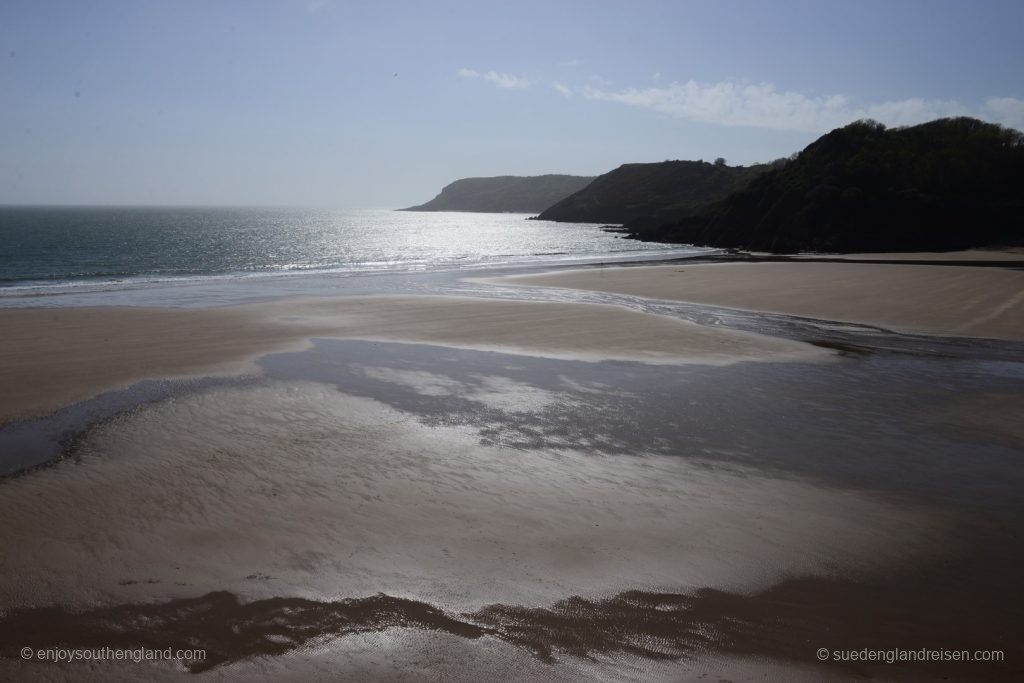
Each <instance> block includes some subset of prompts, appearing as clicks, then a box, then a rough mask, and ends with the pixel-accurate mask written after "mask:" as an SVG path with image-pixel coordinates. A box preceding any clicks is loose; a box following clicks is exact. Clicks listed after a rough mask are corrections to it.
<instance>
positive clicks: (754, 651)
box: [0, 578, 1022, 680]
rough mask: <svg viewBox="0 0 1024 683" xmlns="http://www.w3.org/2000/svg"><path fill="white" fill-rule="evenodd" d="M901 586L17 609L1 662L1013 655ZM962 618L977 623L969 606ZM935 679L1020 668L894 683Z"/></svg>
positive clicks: (945, 665) (194, 665) (995, 615)
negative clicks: (470, 652)
mask: <svg viewBox="0 0 1024 683" xmlns="http://www.w3.org/2000/svg"><path fill="white" fill-rule="evenodd" d="M903 580H904V581H905V580H906V579H905V578H903ZM897 583H898V582H897ZM908 585H909V584H907V585H902V586H894V585H893V584H892V583H889V584H888V585H877V584H866V583H853V582H847V581H839V580H827V579H792V580H788V581H785V582H783V583H781V584H779V585H777V586H774V587H772V588H770V589H767V590H764V591H759V592H757V593H754V594H751V595H738V594H732V593H726V592H723V591H718V590H713V589H702V590H698V591H695V592H694V593H691V594H673V593H652V592H645V591H629V592H625V593H621V594H619V595H616V596H613V597H609V598H603V599H585V598H581V597H572V598H568V599H565V600H561V601H559V602H557V603H555V604H554V605H551V606H549V607H522V606H515V605H500V604H495V605H488V606H486V607H483V608H481V609H479V610H476V611H474V612H467V613H450V612H446V611H444V610H442V609H439V608H437V607H435V606H432V605H429V604H427V603H424V602H421V601H417V600H410V599H406V598H397V597H393V596H389V595H385V594H378V595H375V596H370V597H365V598H349V599H345V600H338V601H330V602H319V601H315V600H307V599H303V598H286V597H277V598H267V599H264V600H257V601H253V602H248V603H245V602H242V601H240V600H239V598H238V596H236V595H233V594H231V593H227V592H217V593H208V594H206V595H204V596H201V597H198V598H185V599H179V600H173V601H169V602H164V603H157V604H129V605H117V606H113V607H104V608H99V609H92V610H86V611H78V612H74V611H71V610H68V609H66V608H60V607H50V608H37V609H26V610H15V611H13V612H11V613H9V614H7V615H6V616H4V617H2V618H0V642H2V643H4V645H3V646H0V654H2V655H3V656H7V657H11V658H14V657H16V656H17V650H18V649H20V648H21V647H23V646H29V647H32V648H33V649H36V650H39V649H45V648H55V647H64V648H82V649H89V648H102V647H113V648H124V649H135V648H147V649H151V650H165V649H167V648H170V649H171V650H172V651H182V650H193V649H196V648H202V649H203V650H204V653H203V657H202V658H201V659H198V658H197V659H191V660H187V661H182V662H179V665H181V666H184V667H185V668H187V669H188V670H189V671H191V672H193V673H198V672H202V671H206V670H208V669H211V668H214V667H218V666H221V665H225V664H230V663H237V662H244V661H245V660H249V659H251V658H253V657H257V656H270V655H282V654H284V653H287V652H290V651H292V650H311V649H312V650H316V649H326V648H328V647H329V645H330V643H332V642H333V641H335V640H337V639H339V638H351V637H353V636H357V635H360V634H367V633H379V632H384V631H388V630H392V629H414V630H421V631H437V632H442V633H446V634H450V635H453V636H457V637H459V638H464V639H469V640H476V639H480V638H493V639H496V640H499V641H501V642H504V643H507V644H508V645H511V646H514V647H516V648H520V649H522V650H525V651H527V652H529V653H530V654H531V655H532V656H534V657H536V658H537V659H539V660H540V661H541V662H543V663H545V664H548V665H552V666H554V665H556V664H558V663H559V662H564V661H565V660H566V659H572V658H577V659H582V660H594V659H595V658H596V657H608V656H612V657H615V656H620V657H621V656H626V657H629V658H634V659H637V660H640V661H644V660H648V661H652V662H657V661H661V660H666V661H677V660H682V659H687V660H688V659H693V658H695V657H698V656H706V655H709V654H712V653H713V654H716V655H719V656H721V655H729V656H740V657H757V658H764V657H770V658H774V659H783V660H790V661H792V662H794V663H806V662H807V661H808V660H809V659H810V657H811V656H812V653H814V652H816V651H817V650H818V649H819V648H826V649H828V650H829V651H830V652H831V651H836V650H861V649H878V650H892V649H894V648H896V647H898V648H900V649H903V650H920V649H929V650H936V649H948V650H967V651H969V652H972V653H974V652H981V651H992V650H993V649H994V648H999V649H1000V650H1002V651H1003V652H1010V651H1012V650H1011V648H1012V647H1013V646H1014V639H1013V637H1012V636H1011V635H1010V634H1009V633H1008V632H1007V628H1010V627H1012V624H1011V623H1010V622H1009V621H1008V620H1007V619H1006V618H1005V616H1000V612H998V611H995V610H992V609H991V607H989V608H988V609H987V610H986V611H985V612H983V614H984V615H985V616H986V617H989V619H988V620H986V621H981V622H975V628H973V629H972V630H971V631H970V632H969V633H968V632H964V631H963V630H962V629H961V628H960V623H959V618H958V617H957V615H956V614H955V613H954V612H955V610H959V609H961V608H963V607H965V606H967V604H966V602H967V601H966V600H965V598H966V597H967V596H966V595H963V594H961V595H951V596H947V599H946V600H945V601H944V603H945V604H944V609H943V610H942V611H940V612H933V610H932V609H931V606H930V605H928V604H927V603H925V602H924V601H922V599H921V597H922V596H921V595H920V592H919V591H911V592H910V594H909V595H907V594H903V593H901V591H900V590H894V588H897V587H898V588H900V589H902V588H906V587H907V586H908ZM970 609H971V612H972V613H975V614H976V613H978V609H977V606H976V605H974V606H970ZM922 615H928V616H929V617H930V618H927V619H922V618H921V616H922ZM934 617H937V618H934ZM15 644H17V647H15ZM819 665H820V666H821V667H822V669H824V670H828V669H833V670H838V672H841V673H845V674H846V675H860V676H863V675H865V674H870V673H871V672H872V671H873V672H874V673H876V674H877V673H880V672H882V671H884V669H885V667H886V666H887V665H884V664H878V663H874V664H870V663H869V664H866V663H864V662H859V663H853V662H849V661H842V660H835V659H831V658H830V659H826V660H824V661H822V662H820V664H819ZM888 666H889V667H890V668H891V667H892V665H891V664H890V665H888ZM940 672H942V673H945V674H949V673H955V674H960V675H967V676H969V677H970V678H972V679H973V680H980V679H981V678H984V679H986V680H994V679H1001V680H1013V679H1014V677H1016V676H1018V675H1020V674H1021V673H1022V669H1021V667H1020V666H1019V665H1018V664H1015V663H1013V662H1006V661H995V662H959V663H954V665H953V666H952V667H951V666H950V663H949V662H928V661H922V662H911V663H909V664H908V665H904V666H902V667H897V668H896V670H895V673H896V674H897V677H900V678H902V677H905V676H908V675H926V674H930V675H936V674H938V673H940ZM889 673H893V672H889ZM886 677H887V678H888V676H886Z"/></svg>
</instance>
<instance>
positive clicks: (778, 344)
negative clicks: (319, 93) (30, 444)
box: [0, 296, 826, 423]
mask: <svg viewBox="0 0 1024 683" xmlns="http://www.w3.org/2000/svg"><path fill="white" fill-rule="evenodd" d="M0 326H2V327H3V329H4V330H5V334H4V335H3V337H2V338H0V384H3V385H4V386H11V387H19V390H18V391H16V392H4V393H3V394H2V396H0V423H2V422H4V421H9V420H12V419H25V418H27V417H35V416H38V415H40V414H44V413H46V412H48V411H52V410H54V409H55V408H57V407H59V406H61V405H64V404H66V403H69V402H73V401H78V400H82V399H84V398H88V397H89V396H92V395H95V394H96V393H99V392H101V391H106V390H110V389H115V388H118V387H123V386H125V385H126V384H129V383H131V382H133V381H138V380H140V379H145V378H147V377H180V376H187V375H197V374H203V375H209V374H219V375H224V374H238V373H245V372H246V371H251V370H252V368H253V366H252V360H253V359H254V358H256V357H258V356H259V355H262V354H264V353H268V352H270V351H280V350H284V349H287V348H295V347H300V346H303V345H305V344H307V343H308V342H307V340H308V339H309V338H311V337H317V336H319V337H335V338H344V339H378V340H401V341H409V342H424V343H438V344H445V345H449V346H455V347H460V348H473V349H493V350H502V351H506V352H511V353H525V354H534V355H538V354H539V355H546V356H552V357H559V358H580V359H588V360H610V359H619V360H637V361H643V362H653V363H686V362H700V363H717V364H721V363H733V362H739V361H743V360H769V359H784V358H811V357H819V358H821V357H824V356H825V355H826V354H825V353H824V352H822V351H820V350H817V349H814V348H813V347H810V346H808V345H806V344H799V343H796V342H791V341H788V340H785V339H777V338H771V337H765V336H762V335H756V334H749V333H745V332H739V331H734V330H724V329H709V328H707V327H702V326H699V325H694V324H692V323H688V322H685V321H679V320H673V319H670V318H665V317H660V316H655V315H649V314H644V313H637V312H635V311H630V310H628V309H625V308H621V307H618V306H601V305H573V304H558V303H540V302H525V301H523V302H520V301H494V300H479V299H470V298H462V297H430V296H420V297H335V298H324V299H306V300H298V301H296V300H288V301H284V302H280V301H278V302H270V303H267V304H260V305H247V306H236V307H230V308H219V309H189V310H182V309H137V308H114V307H111V308H92V309H24V310H23V309H6V310H0Z"/></svg>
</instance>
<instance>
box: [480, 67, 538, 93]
mask: <svg viewBox="0 0 1024 683" xmlns="http://www.w3.org/2000/svg"><path fill="white" fill-rule="evenodd" d="M484 80H485V81H488V82H490V83H494V84H495V85H496V86H498V87H499V88H506V89H509V90H522V89H523V88H529V87H530V81H528V80H527V79H525V78H523V77H522V76H513V75H511V74H500V73H498V72H497V71H488V72H487V73H485V74H484Z"/></svg>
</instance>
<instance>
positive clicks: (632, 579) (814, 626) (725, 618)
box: [0, 263, 1024, 680]
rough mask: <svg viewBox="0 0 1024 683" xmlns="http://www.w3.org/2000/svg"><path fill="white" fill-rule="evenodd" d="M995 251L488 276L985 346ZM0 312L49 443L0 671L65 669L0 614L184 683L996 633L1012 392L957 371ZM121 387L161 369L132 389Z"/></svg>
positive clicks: (655, 674) (993, 636)
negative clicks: (138, 650)
mask: <svg viewBox="0 0 1024 683" xmlns="http://www.w3.org/2000/svg"><path fill="white" fill-rule="evenodd" d="M1021 278H1022V275H1021V273H1020V272H1017V271H1007V270H1001V269H983V268H953V267H950V268H945V267H937V266H902V265H892V266H888V265H887V266H870V267H868V266H867V265H866V264H822V263H808V264H736V265H693V266H688V265H685V264H684V265H671V266H655V267H623V268H602V269H597V268H591V269H586V270H575V271H567V272H563V273H557V274H539V275H529V276H520V277H515V278H503V279H499V280H494V282H496V283H497V284H499V285H500V286H501V287H503V288H504V287H508V286H509V285H510V284H511V285H514V286H519V285H529V286H531V287H532V286H535V285H541V286H545V287H568V288H580V289H585V290H588V291H594V292H611V293H621V294H629V295H631V296H637V297H653V298H657V299H679V300H684V301H697V302H703V303H708V304H713V305H715V306H726V307H728V306H735V307H739V308H746V309H758V310H767V311H776V312H782V313H790V314H793V315H801V316H811V317H823V318H831V319H836V320H852V321H856V322H861V323H869V324H874V325H880V326H884V327H887V328H890V329H901V330H902V329H905V330H914V331H922V332H928V333H931V334H947V335H948V334H953V335H957V334H961V335H966V334H974V335H982V336H988V337H992V338H996V339H998V338H1002V339H1007V340H1014V339H1019V338H1021V337H1020V335H1021V334H1022V332H1024V330H1022V329H1021V315H1020V313H1021V311H1020V306H1021V301H1020V300H1021V299H1022V298H1024V295H1022V294H1021V291H1024V290H1021V289H1020V287H1021ZM522 291H523V293H524V296H526V295H528V294H529V292H530V291H531V290H530V288H529V287H527V288H524V289H523V290H522ZM894 291H898V292H899V293H900V294H899V296H891V295H889V296H884V293H886V292H889V293H890V294H891V292H894ZM936 297H938V298H939V299H941V300H942V301H943V302H944V305H943V307H941V309H939V308H935V307H932V306H931V303H932V302H933V301H934V300H935V298H936ZM843 311H848V313H846V314H842V312H843ZM0 324H2V325H3V328H4V330H5V334H4V335H3V337H2V338H0V384H2V385H3V386H5V387H13V388H14V390H7V391H5V392H3V394H2V401H0V422H6V423H7V426H6V427H5V428H4V429H0V444H4V443H8V442H5V441H2V438H3V436H4V434H5V433H11V432H12V431H16V430H19V429H21V430H24V433H25V434H26V435H27V436H23V437H19V438H22V439H23V440H22V441H20V442H19V441H14V442H12V443H25V442H26V441H24V439H42V440H46V439H50V440H52V442H53V448H54V449H55V451H54V452H55V453H57V454H58V455H60V456H61V457H60V458H59V459H58V460H56V461H55V462H53V463H51V464H50V465H49V466H46V467H41V468H38V469H35V470H33V471H29V472H27V473H22V474H21V475H19V476H14V477H8V478H6V479H3V480H0V488H2V490H3V495H2V496H0V517H2V518H3V519H4V524H3V525H0V544H2V545H3V547H4V548H5V549H7V550H8V552H5V553H4V554H3V557H2V558H0V573H2V574H3V575H4V576H6V577H16V580H11V581H8V582H5V584H4V585H3V586H2V588H0V590H2V593H0V596H2V599H0V602H2V604H3V605H4V606H5V608H6V611H5V612H4V613H3V614H2V615H0V634H2V635H3V636H4V642H5V643H6V645H5V647H6V648H7V649H6V650H3V652H2V654H4V656H5V657H8V658H7V659H3V660H2V661H0V671H3V672H4V673H5V675H9V676H31V675H44V674H47V673H52V672H53V671H54V670H56V671H64V672H65V673H66V672H69V671H71V669H61V668H60V667H59V666H58V667H57V668H56V669H54V668H53V667H54V665H47V664H45V663H39V662H20V661H17V660H16V654H12V652H14V651H13V650H11V651H10V652H8V650H10V649H11V648H13V647H14V646H15V645H19V644H20V643H22V641H25V642H30V643H31V644H32V645H33V646H37V647H49V646H52V645H53V644H54V643H58V642H59V643H61V644H63V645H68V646H81V647H86V646H88V645H89V644H91V643H104V644H115V645H118V644H119V645H123V646H125V647H129V646H137V645H139V644H143V645H150V646H153V647H157V646H168V647H170V646H172V645H173V646H175V647H177V646H179V645H181V644H182V643H190V644H192V645H194V646H196V647H199V646H205V647H206V648H208V649H209V653H210V658H209V659H208V660H205V661H203V662H193V663H192V664H188V665H187V666H186V668H187V669H188V670H191V671H193V672H195V673H200V674H201V675H202V676H205V677H215V678H230V677H232V676H239V675H243V676H253V675H256V676H273V677H275V678H280V679H295V680H301V679H304V678H307V677H310V676H313V677H317V676H325V675H329V672H336V671H339V670H341V671H347V672H349V673H352V672H360V673H361V674H365V675H370V676H376V677H381V678H385V679H387V678H393V677H396V676H399V675H401V674H403V673H407V672H408V671H410V670H415V671H418V672H419V673H420V674H422V675H423V676H426V677H432V676H435V675H439V674H440V673H442V672H443V673H444V675H447V676H449V677H452V678H455V679H464V680H470V679H472V678H473V677H474V676H479V675H491V676H502V677H506V678H511V679H522V680H535V679H537V678H547V679H552V680H574V679H578V678H580V677H584V676H585V677H598V678H605V679H612V678H627V679H629V678H638V677H642V678H645V679H650V680H678V679H680V678H683V679H686V678H698V677H699V676H701V675H718V676H735V677H736V678H737V679H738V680H746V679H749V678H752V677H756V676H758V675H760V672H761V670H762V668H763V662H768V663H769V664H770V666H771V667H773V668H776V669H777V670H778V671H779V672H780V673H779V674H778V675H779V676H781V677H784V678H787V679H792V680H801V679H806V680H816V679H820V678H821V677H823V676H824V677H828V678H830V679H839V680H843V679H855V678H859V677H862V676H864V675H868V676H870V677H875V678H878V679H879V680H923V679H927V678H929V677H930V676H931V675H934V674H936V673H937V672H939V671H941V672H942V673H943V674H947V673H948V672H949V671H950V670H949V669H948V668H943V667H940V666H932V665H929V664H928V663H924V664H920V665H907V666H902V667H901V666H896V667H887V665H884V664H883V665H877V664H876V665H873V666H868V667H864V666H860V665H858V666H850V665H848V664H844V663H841V662H831V663H830V662H825V663H822V662H821V661H818V660H817V659H815V656H814V652H815V649H816V648H818V647H828V648H846V647H850V648H852V647H865V648H866V647H883V646H888V647H892V646H895V645H899V646H905V647H924V646H931V647H957V648H959V647H964V648H971V649H982V648H991V649H998V648H1011V647H1013V642H1014V641H1013V640H1012V637H1013V636H1012V633H1013V626H1012V625H1011V624H1012V623H1013V619H1014V616H1013V615H1014V614H1016V609H1017V606H1016V603H1015V602H1014V601H1013V600H1010V601H1009V603H1008V602H1007V597H1006V596H1007V591H1009V590H1011V585H1012V578H1011V575H1012V573H1013V572H1012V568H1013V567H1014V566H1015V564H1016V562H1017V561H1018V559H1019V558H1018V557H1017V555H1018V551H1017V550H1016V549H1015V546H1014V545H1013V544H1012V543H1008V542H1007V538H1008V536H1007V534H1009V535H1010V536H1012V535H1013V534H1015V533H1016V531H1015V530H1016V528H1017V526H1018V525H1017V524H1016V523H1013V522H1011V521H1010V520H1014V519H1017V520H1019V515H1017V512H1019V510H1018V508H1019V496H1018V495H1017V493H1016V492H1017V491H1018V490H1019V489H1018V486H1019V484H1020V482H1019V474H1017V473H1015V472H1017V470H1016V469H1014V467H1013V465H1012V457H1011V456H1012V455H1013V454H1014V453H1019V451H1018V449H1019V447H1020V444H1019V437H1020V435H1019V430H1018V429H1017V428H1016V427H1015V421H1014V418H1015V415H1014V412H1015V411H1014V410H1013V409H1012V408H1007V406H1016V405H1020V401H1021V397H1022V394H1024V392H1022V391H1021V387H1020V385H1019V381H1016V380H1015V379H1014V378H1013V377H1012V376H1006V377H1001V376H1000V377H994V376H992V375H986V374H985V373H986V372H991V371H989V370H986V369H985V368H984V366H983V364H972V363H954V362H952V361H947V360H944V359H943V358H941V357H934V356H931V355H927V354H924V355H922V356H921V357H919V358H918V357H916V356H914V354H913V353H909V352H908V353H905V354H903V355H885V354H878V355H874V354H871V353H861V354H854V355H850V354H846V353H840V352H839V351H837V350H836V349H834V348H828V347H827V346H822V345H814V344H811V343H806V342H803V341H798V340H795V339H789V338H786V337H785V335H781V334H778V333H774V332H773V333H771V334H769V333H767V332H766V333H764V334H759V333H754V332H751V331H746V330H741V329H733V328H731V327H729V326H728V324H713V325H703V324H698V323H695V322H692V321H689V320H683V319H680V318H676V317H671V316H670V315H656V314H654V313H650V312H642V311H639V310H633V309H630V308H627V307H625V306H618V305H610V304H595V303H565V302H551V301H538V300H525V299H524V300H508V299H501V300H499V299H485V298H471V297H459V296H411V295H403V296H373V297H321V298H304V299H294V300H283V299H281V300H270V301H267V302H264V303H258V304H248V305H243V306H233V307H224V308H217V309H137V308H125V307H107V308H77V309H76V308H64V309H23V310H14V309H5V310H0ZM868 343H869V341H865V342H864V344H868ZM1015 349H1016V347H1015V346H1012V345H1011V346H1007V347H1006V349H1005V353H1007V354H1013V353H1016V351H1015ZM963 353H964V354H967V356H965V357H970V354H971V353H975V354H982V353H984V350H972V347H971V346H970V344H967V345H965V346H964V347H963ZM189 378H193V379H195V378H200V379H202V382H199V383H196V382H190V380H189ZM936 378H941V382H939V381H937V379H936ZM142 380H161V381H164V384H160V385H158V389H159V391H158V392H157V393H152V391H150V390H149V389H147V390H146V391H140V392H139V393H133V392H136V391H137V388H138V386H140V385H139V382H140V381H142ZM147 391H150V393H146V392H147ZM125 406H128V407H127V408H126V407H125ZM69 416H70V417H69ZM972 416H974V417H972ZM967 458H970V460H971V463H972V470H971V475H970V476H965V475H964V473H963V471H962V468H963V466H964V462H965V459H967ZM993 520H995V521H993ZM939 595H942V596H944V598H943V600H942V601H939V600H937V598H936V596H939ZM940 604H941V605H945V606H946V607H949V609H947V608H946V607H941V608H940V607H937V605H940ZM1008 604H1009V605H1010V606H1009V607H1008V606H1007V605H1008ZM950 606H951V607H950ZM951 615H957V616H956V618H952V617H951ZM964 615H968V617H967V619H968V621H969V622H970V623H971V624H972V626H971V629H969V630H968V629H965V628H964V627H963V622H962V621H961V618H962V617H963V616H964ZM780 623H784V624H786V628H785V629H782V630H780V629H779V626H778V625H779V624H780ZM837 624H842V627H839V626H837ZM240 634H243V635H240ZM415 653H421V655H422V653H433V654H432V655H430V656H429V657H427V656H426V655H422V656H420V655H416V654H415ZM1011 654H1012V653H1011ZM379 657H383V658H385V659H386V660H387V661H389V662H391V664H390V665H386V666H384V667H383V668H381V665H380V661H379V659H378V658H379ZM423 657H427V658H426V659H424V658H423ZM413 659H415V661H413ZM751 662H761V663H762V664H759V665H757V666H754V665H752V664H751ZM69 666H70V665H69ZM175 666H177V667H178V668H177V669H176V668H175ZM181 666H183V665H181V664H178V665H173V664H167V665H146V664H143V665H139V664H131V663H128V664H123V665H105V666H102V667H99V668H96V669H93V670H91V672H90V673H89V676H93V677H95V678H97V679H99V678H115V679H116V678H129V677H131V675H133V673H134V675H138V673H139V672H140V671H142V672H148V673H147V675H152V676H155V677H157V678H162V677H171V676H172V675H173V674H174V673H175V672H176V671H180V670H181ZM980 670H981V669H978V668H973V669H972V668H970V667H961V668H956V669H953V670H952V672H953V675H954V677H961V678H962V679H963V680H972V674H976V673H977V672H978V671H980ZM1017 671H1018V670H1017V669H1014V668H1012V667H1010V668H1007V667H1005V666H1000V667H995V668H991V667H989V668H985V669H984V672H985V675H986V676H988V677H991V678H993V679H998V678H1004V679H1006V680H1012V678H1013V677H1014V675H1015V672H1017ZM89 676H86V677H87V678H88V677H89Z"/></svg>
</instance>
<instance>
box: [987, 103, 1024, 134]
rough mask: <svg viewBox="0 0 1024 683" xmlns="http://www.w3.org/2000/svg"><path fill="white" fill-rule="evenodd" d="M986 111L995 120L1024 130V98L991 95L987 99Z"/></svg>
mask: <svg viewBox="0 0 1024 683" xmlns="http://www.w3.org/2000/svg"><path fill="white" fill-rule="evenodd" d="M984 111H985V112H986V114H987V115H988V117H989V118H992V119H993V120H995V121H999V122H1000V123H1004V124H1006V125H1007V126H1010V127H1012V128H1016V129H1017V130H1024V100H1018V99H1016V98H1014V97H990V98H988V99H987V100H985V106H984Z"/></svg>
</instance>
